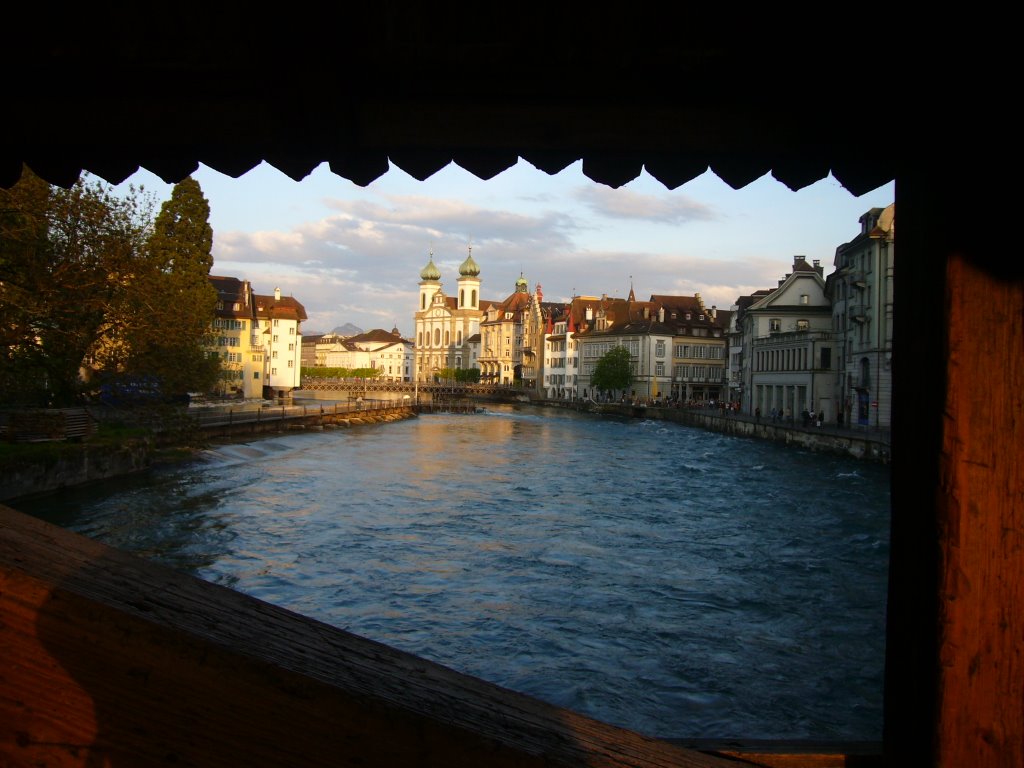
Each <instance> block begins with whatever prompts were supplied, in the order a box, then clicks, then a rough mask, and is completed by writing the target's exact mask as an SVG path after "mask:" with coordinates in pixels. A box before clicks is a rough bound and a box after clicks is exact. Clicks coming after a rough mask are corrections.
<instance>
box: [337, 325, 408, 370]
mask: <svg viewBox="0 0 1024 768" xmlns="http://www.w3.org/2000/svg"><path fill="white" fill-rule="evenodd" d="M324 359H325V365H326V366H327V367H329V368H348V369H352V370H355V369H358V368H372V369H375V370H378V371H380V373H379V374H378V376H379V378H380V379H382V380H384V381H411V380H412V361H413V344H412V342H410V341H408V340H406V339H403V338H402V335H401V333H399V331H398V329H397V328H393V329H392V330H391V331H385V330H384V329H382V328H375V329H374V330H372V331H367V332H366V333H361V334H358V335H356V336H350V337H348V338H346V339H344V340H343V341H339V342H337V343H336V344H333V345H332V346H331V348H330V349H329V350H328V351H327V353H326V355H325V358H324Z"/></svg>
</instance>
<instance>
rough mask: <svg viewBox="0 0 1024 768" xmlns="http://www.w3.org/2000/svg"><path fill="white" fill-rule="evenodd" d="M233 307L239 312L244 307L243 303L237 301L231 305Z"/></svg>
mask: <svg viewBox="0 0 1024 768" xmlns="http://www.w3.org/2000/svg"><path fill="white" fill-rule="evenodd" d="M231 308H232V309H233V310H235V312H239V311H240V310H241V309H242V305H241V304H239V303H238V302H237V301H236V302H235V303H234V304H233V305H232V306H231Z"/></svg>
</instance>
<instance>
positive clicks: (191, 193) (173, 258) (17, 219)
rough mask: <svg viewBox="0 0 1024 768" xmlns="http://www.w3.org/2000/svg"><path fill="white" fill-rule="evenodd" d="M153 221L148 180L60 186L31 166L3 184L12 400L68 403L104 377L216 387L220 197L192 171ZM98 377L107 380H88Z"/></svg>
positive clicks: (0, 279) (3, 332)
mask: <svg viewBox="0 0 1024 768" xmlns="http://www.w3.org/2000/svg"><path fill="white" fill-rule="evenodd" d="M187 182H190V183H186V182H183V183H182V184H180V185H178V186H176V187H175V192H174V194H172V197H171V200H170V201H169V202H168V203H165V204H164V207H163V209H162V210H161V212H160V216H159V217H158V218H157V221H156V223H155V224H154V223H153V216H152V211H153V208H154V203H153V202H152V199H151V198H150V197H149V196H147V195H146V194H145V193H144V191H143V190H142V189H134V188H130V189H129V191H128V193H127V194H122V195H117V194H114V192H113V191H112V189H111V188H110V186H109V185H106V184H104V183H103V182H99V181H95V180H91V179H88V178H84V179H80V180H79V181H78V182H77V183H76V184H75V185H74V186H72V187H71V188H70V189H60V188H57V187H51V186H50V185H48V184H46V183H45V182H43V181H42V180H40V179H39V178H37V177H36V176H35V175H34V174H32V172H31V171H30V170H29V169H28V168H25V169H24V170H23V173H22V178H21V179H20V180H19V182H18V183H17V184H16V185H14V186H13V187H11V188H10V189H0V318H2V320H0V344H2V347H0V356H2V365H0V391H3V392H4V394H5V397H6V398H7V401H8V402H13V403H18V404H24V405H68V404H71V403H74V402H76V401H77V400H79V399H81V398H82V397H83V395H84V394H85V392H86V391H87V389H90V388H92V389H94V388H95V386H96V384H97V383H101V382H103V381H104V380H115V381H122V382H123V381H124V380H126V379H127V380H128V381H129V382H131V381H135V382H144V383H145V384H146V385H147V387H149V388H150V389H153V386H151V385H158V386H159V391H161V392H163V393H165V394H175V393H183V392H186V391H189V390H197V389H205V388H207V386H209V385H211V384H212V383H213V381H215V379H216V376H217V369H218V367H219V363H218V361H217V360H211V359H210V358H209V356H208V355H207V354H206V353H205V352H204V351H203V342H204V341H205V337H206V334H208V333H209V332H210V331H211V320H212V319H213V307H214V304H215V302H216V293H215V292H214V291H213V288H212V287H211V286H210V285H209V281H208V280H207V275H208V274H209V269H210V265H211V263H212V257H211V254H210V250H211V247H212V231H211V230H210V226H209V222H208V219H209V205H208V204H207V202H206V200H205V199H204V198H203V197H202V193H201V191H200V190H199V185H198V184H196V183H195V182H194V181H192V180H191V179H189V180H187ZM93 376H95V377H96V378H97V379H98V382H97V381H91V382H90V381H89V379H91V378H92V377H93Z"/></svg>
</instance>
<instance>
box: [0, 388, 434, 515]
mask: <svg viewBox="0 0 1024 768" xmlns="http://www.w3.org/2000/svg"><path fill="white" fill-rule="evenodd" d="M253 413H257V412H253ZM231 416H232V418H228V419H220V420H216V421H209V422H208V423H206V424H203V423H200V424H199V425H197V429H190V430H185V431H183V432H174V434H175V435H178V437H169V436H168V435H167V434H164V435H163V436H162V437H159V436H156V435H153V434H150V435H145V436H134V435H133V436H130V437H124V438H121V439H116V438H111V437H109V436H104V434H103V433H102V432H101V433H100V437H99V438H98V439H97V440H96V441H95V442H93V441H84V442H49V443H27V444H23V445H18V446H14V445H12V446H10V449H9V450H7V451H5V452H4V453H3V454H0V502H10V501H13V500H16V499H19V498H23V497H27V496H35V495H38V494H42V493H49V492H52V491H56V490H60V489H61V488H68V487H72V486H78V485H84V484H86V483H92V482H98V481H101V480H108V479H110V478H113V477H121V476H123V475H130V474H134V473H136V472H142V471H145V470H147V469H151V468H152V467H154V466H156V465H158V464H161V463H164V462H169V461H180V460H183V459H188V458H190V457H191V456H192V455H193V454H194V452H195V451H196V450H198V449H199V448H201V447H204V445H205V444H206V443H207V442H208V441H217V440H231V439H237V438H238V437H240V436H243V435H254V434H265V433H268V432H276V433H280V432H283V431H286V430H287V431H291V430H317V429H345V428H349V427H357V426H364V425H370V424H384V423H390V422H393V421H400V420H403V419H409V418H415V416H416V414H415V412H414V411H413V410H412V409H411V408H409V407H396V408H383V409H377V410H370V409H366V410H356V411H351V412H350V411H341V412H338V411H334V412H332V411H331V410H330V409H322V408H321V409H317V410H316V412H313V411H310V412H309V413H308V414H302V415H289V416H288V418H287V419H285V418H281V419H270V418H266V417H264V418H251V419H250V418H243V414H242V413H240V414H237V415H236V414H233V413H232V414H231ZM158 437H159V439H158Z"/></svg>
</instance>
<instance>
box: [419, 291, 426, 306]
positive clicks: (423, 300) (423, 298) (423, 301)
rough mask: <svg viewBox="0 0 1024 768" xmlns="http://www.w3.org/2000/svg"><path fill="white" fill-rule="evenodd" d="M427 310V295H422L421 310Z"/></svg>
mask: <svg viewBox="0 0 1024 768" xmlns="http://www.w3.org/2000/svg"><path fill="white" fill-rule="evenodd" d="M426 308H427V294H425V293H421V294H420V309H426Z"/></svg>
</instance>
